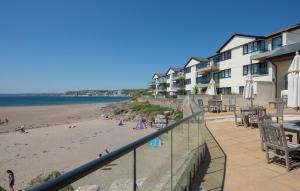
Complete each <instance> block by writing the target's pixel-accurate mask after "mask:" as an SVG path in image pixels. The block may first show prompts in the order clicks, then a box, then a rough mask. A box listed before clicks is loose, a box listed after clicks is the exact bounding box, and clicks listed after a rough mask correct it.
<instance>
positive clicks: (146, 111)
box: [129, 102, 183, 120]
mask: <svg viewBox="0 0 300 191" xmlns="http://www.w3.org/2000/svg"><path fill="white" fill-rule="evenodd" d="M129 109H130V110H131V111H133V112H138V113H139V114H140V115H141V116H144V117H155V116H156V115H163V114H164V112H166V111H171V112H172V113H173V115H174V119H175V120H179V119H182V116H183V114H182V112H181V111H179V110H176V111H175V110H174V109H171V108H167V107H161V106H159V105H152V104H150V103H149V102H135V103H132V104H131V105H130V106H129Z"/></svg>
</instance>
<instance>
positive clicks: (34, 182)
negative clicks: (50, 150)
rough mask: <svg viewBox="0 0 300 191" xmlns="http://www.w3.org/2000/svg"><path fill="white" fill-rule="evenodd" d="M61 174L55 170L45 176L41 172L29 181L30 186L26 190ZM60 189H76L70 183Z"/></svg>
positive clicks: (62, 190) (69, 190)
mask: <svg viewBox="0 0 300 191" xmlns="http://www.w3.org/2000/svg"><path fill="white" fill-rule="evenodd" d="M60 175H61V173H60V172H58V171H53V172H51V173H50V174H49V175H48V176H43V175H42V174H40V175H38V176H37V177H36V178H34V179H32V180H31V181H30V183H29V185H30V187H29V188H26V189H25V190H29V189H30V188H32V187H34V186H37V185H39V184H42V183H45V182H48V181H49V180H52V179H54V178H56V177H58V176H60ZM60 191H74V189H73V187H72V186H71V185H69V186H66V187H64V188H62V189H60Z"/></svg>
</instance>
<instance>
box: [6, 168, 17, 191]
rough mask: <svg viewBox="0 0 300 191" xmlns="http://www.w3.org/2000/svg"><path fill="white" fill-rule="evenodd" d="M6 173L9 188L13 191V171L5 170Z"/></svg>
mask: <svg viewBox="0 0 300 191" xmlns="http://www.w3.org/2000/svg"><path fill="white" fill-rule="evenodd" d="M6 173H7V174H8V184H9V190H10V191H14V184H15V176H14V173H13V172H12V171H11V170H7V171H6Z"/></svg>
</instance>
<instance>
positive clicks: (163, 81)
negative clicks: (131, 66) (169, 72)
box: [156, 78, 167, 84]
mask: <svg viewBox="0 0 300 191" xmlns="http://www.w3.org/2000/svg"><path fill="white" fill-rule="evenodd" d="M156 82H157V83H158V84H164V83H167V78H159V79H158V80H157V81H156Z"/></svg>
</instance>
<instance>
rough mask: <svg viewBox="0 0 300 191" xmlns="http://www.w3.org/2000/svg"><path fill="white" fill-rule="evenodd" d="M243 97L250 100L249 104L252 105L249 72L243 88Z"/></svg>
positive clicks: (252, 97)
mask: <svg viewBox="0 0 300 191" xmlns="http://www.w3.org/2000/svg"><path fill="white" fill-rule="evenodd" d="M244 98H245V99H249V100H251V106H253V99H254V92H253V79H252V76H251V75H250V74H248V76H247V79H246V84H245V88H244Z"/></svg>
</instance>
